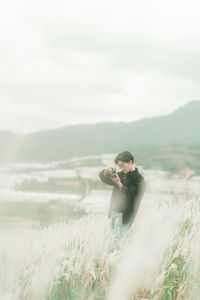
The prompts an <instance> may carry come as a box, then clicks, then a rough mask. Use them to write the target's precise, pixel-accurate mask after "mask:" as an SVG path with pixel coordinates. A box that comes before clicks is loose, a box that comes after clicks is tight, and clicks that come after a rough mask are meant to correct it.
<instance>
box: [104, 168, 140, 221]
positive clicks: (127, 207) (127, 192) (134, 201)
mask: <svg viewBox="0 0 200 300" xmlns="http://www.w3.org/2000/svg"><path fill="white" fill-rule="evenodd" d="M104 170H105V169H103V170H102V171H101V172H100V173H99V177H100V179H101V181H102V182H104V183H106V184H108V185H111V186H113V187H114V188H113V191H112V195H111V200H110V207H109V212H108V217H109V218H110V217H111V212H112V211H117V212H123V224H129V226H131V225H132V223H133V221H134V219H135V216H136V213H137V210H138V208H139V205H140V202H141V199H142V197H143V195H144V192H145V188H146V183H145V180H144V177H143V176H142V174H141V173H139V171H138V168H135V170H134V171H130V172H128V173H127V180H126V181H124V182H123V174H124V173H123V171H121V172H117V174H118V176H119V178H120V181H121V183H122V185H123V186H122V188H121V190H120V188H119V187H118V185H117V184H116V183H114V182H112V179H111V177H110V175H109V174H106V175H104Z"/></svg>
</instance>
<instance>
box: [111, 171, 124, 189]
mask: <svg viewBox="0 0 200 300" xmlns="http://www.w3.org/2000/svg"><path fill="white" fill-rule="evenodd" d="M112 182H114V183H116V184H117V185H118V187H119V188H120V189H121V187H122V184H121V181H120V178H119V175H118V174H116V177H114V178H112Z"/></svg>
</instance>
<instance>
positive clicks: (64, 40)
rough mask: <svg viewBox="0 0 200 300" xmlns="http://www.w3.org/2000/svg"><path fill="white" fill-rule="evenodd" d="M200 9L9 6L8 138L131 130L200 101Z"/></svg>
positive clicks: (1, 52)
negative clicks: (108, 125)
mask: <svg viewBox="0 0 200 300" xmlns="http://www.w3.org/2000/svg"><path fill="white" fill-rule="evenodd" d="M198 3H199V1H193V0H191V1H183V0H181V1H179V0H178V1H176V0H173V1H172V0H168V1H160V0H157V1H149V0H146V1H142V0H140V1H134V0H123V1H117V0H112V1H109V0H101V1H95V0H91V1H90V0H71V1H64V0H57V1H50V0H48V1H46V0H45V1H44V0H34V1H33V0H32V1H27V0H17V1H16V0H6V1H1V4H0V34H1V38H0V99H1V109H0V129H7V130H11V131H15V132H19V133H26V132H33V131H38V130H41V129H49V128H56V127H61V126H64V125H67V124H80V123H96V122H101V121H103V122H105V121H113V122H117V121H125V122H129V121H134V120H137V119H141V118H144V117H151V116H156V115H164V114H168V113H171V112H172V111H174V110H175V109H177V108H178V107H180V106H182V105H184V104H185V103H187V102H188V101H190V100H200V84H199V81H200V18H199V11H200V10H199V9H200V4H198Z"/></svg>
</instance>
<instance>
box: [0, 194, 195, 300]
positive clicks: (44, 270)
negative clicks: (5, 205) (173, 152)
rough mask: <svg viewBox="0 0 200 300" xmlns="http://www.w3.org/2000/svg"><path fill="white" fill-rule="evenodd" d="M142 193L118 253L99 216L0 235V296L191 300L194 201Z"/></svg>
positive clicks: (27, 299)
mask: <svg viewBox="0 0 200 300" xmlns="http://www.w3.org/2000/svg"><path fill="white" fill-rule="evenodd" d="M170 197H171V198H170V199H169V201H163V199H162V197H161V198H160V199H158V198H156V199H154V198H152V196H147V197H146V198H145V201H143V203H142V205H141V207H140V210H139V212H138V215H137V218H136V220H135V222H134V224H133V226H132V228H131V229H130V230H129V231H128V232H127V235H126V236H124V238H123V240H122V243H121V250H120V251H119V253H117V254H114V253H113V252H112V240H111V237H112V235H111V232H110V223H109V222H110V220H108V219H107V216H106V215H98V214H96V215H90V216H83V217H82V218H80V219H78V220H71V221H69V222H68V223H60V224H54V225H51V226H48V227H36V228H32V229H25V228H24V229H17V228H16V229H15V230H10V231H7V232H6V231H2V232H1V244H0V299H3V300H11V299H12V300H36V299H37V300H40V299H44V300H55V299H56V300H58V299H59V300H64V299H65V300H66V299H67V300H83V299H84V300H86V299H88V300H89V299H90V300H102V299H108V300H129V299H130V300H135V299H154V300H155V299H163V300H168V299H181V300H182V299H187V300H188V299H191V300H195V299H198V296H199V292H200V290H199V287H200V251H199V250H200V246H199V240H200V224H199V223H200V221H199V219H198V214H199V213H198V212H199V209H200V198H198V197H196V198H195V197H194V196H193V195H191V197H190V200H188V195H187V197H184V196H180V197H179V198H177V197H175V195H171V196H170Z"/></svg>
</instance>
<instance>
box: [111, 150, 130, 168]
mask: <svg viewBox="0 0 200 300" xmlns="http://www.w3.org/2000/svg"><path fill="white" fill-rule="evenodd" d="M119 160H121V161H123V162H129V161H130V160H132V162H133V163H134V157H133V154H132V153H131V152H129V151H123V152H120V153H119V154H118V155H117V157H116V158H115V159H114V162H115V164H116V165H117V163H118V161H119Z"/></svg>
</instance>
